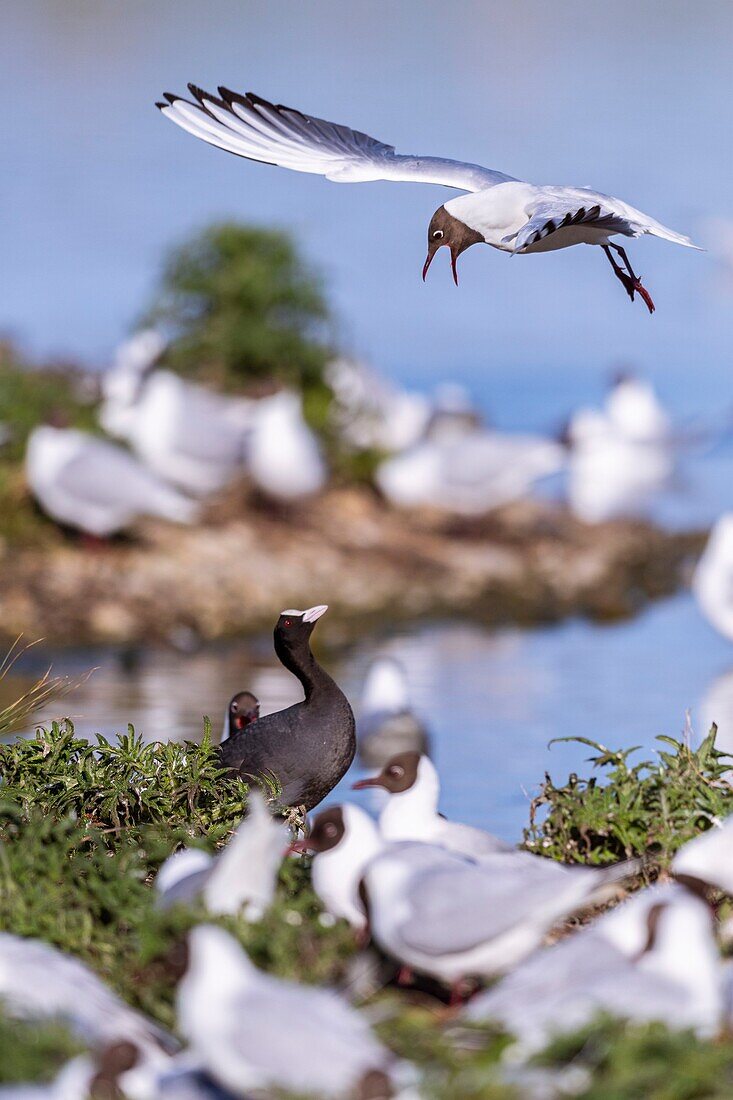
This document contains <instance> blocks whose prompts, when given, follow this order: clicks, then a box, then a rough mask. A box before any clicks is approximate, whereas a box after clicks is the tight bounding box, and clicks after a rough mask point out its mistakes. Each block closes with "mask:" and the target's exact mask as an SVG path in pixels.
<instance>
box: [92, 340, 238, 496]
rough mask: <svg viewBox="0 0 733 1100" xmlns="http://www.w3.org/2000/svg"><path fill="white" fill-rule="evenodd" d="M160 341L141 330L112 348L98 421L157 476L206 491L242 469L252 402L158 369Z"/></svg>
mask: <svg viewBox="0 0 733 1100" xmlns="http://www.w3.org/2000/svg"><path fill="white" fill-rule="evenodd" d="M164 347H165V345H164V343H163V341H162V339H161V338H160V336H159V335H158V334H157V333H156V332H155V331H154V330H146V331H143V332H141V333H138V334H137V335H136V336H134V337H132V338H131V340H129V341H127V342H126V343H125V344H123V345H122V346H121V347H120V348H119V349H118V351H117V354H116V358H115V364H114V366H113V367H112V369H111V370H109V371H108V372H107V373H106V374H105V375H104V378H103V380H102V387H103V394H104V400H103V403H102V407H101V409H100V417H99V418H100V423H101V425H102V427H103V428H104V430H105V431H106V432H108V433H109V434H110V435H113V436H116V437H118V438H120V439H124V440H126V441H127V442H128V443H129V444H130V446H131V447H132V449H133V450H134V451H135V453H136V454H137V455H138V457H139V458H140V459H141V461H143V462H144V463H145V464H146V465H147V466H148V467H149V468H150V469H151V470H152V471H153V472H154V473H156V474H157V475H158V476H160V477H162V478H164V479H165V480H166V481H170V482H171V483H172V484H174V485H177V486H179V487H180V488H181V489H184V490H185V491H186V492H189V493H192V494H193V495H195V496H202V497H203V496H207V495H209V494H211V493H215V492H217V491H218V490H220V489H222V488H223V487H224V486H225V485H227V484H228V483H229V482H230V481H231V480H232V479H233V478H235V477H236V476H237V475H238V474H242V473H243V472H244V464H245V456H246V447H247V441H248V438H249V435H250V432H251V429H252V420H253V412H254V407H255V403H254V402H252V401H249V400H248V399H246V398H243V397H230V396H227V397H225V396H223V395H221V394H217V393H214V392H212V391H211V390H208V389H205V388H204V387H203V386H199V385H196V384H195V383H193V382H187V381H185V380H184V379H182V378H180V377H179V376H178V375H177V374H174V373H173V372H172V371H168V370H161V369H158V368H157V367H156V363H157V360H158V359H159V357H160V355H161V354H162V352H163V350H164Z"/></svg>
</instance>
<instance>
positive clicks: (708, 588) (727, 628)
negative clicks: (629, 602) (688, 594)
mask: <svg viewBox="0 0 733 1100" xmlns="http://www.w3.org/2000/svg"><path fill="white" fill-rule="evenodd" d="M692 591H693V592H694V593H695V598H696V599H697V603H698V606H699V608H700V610H701V611H702V613H703V615H704V616H705V618H706V619H707V620H708V622H709V623H710V624H711V625H712V626H714V627H715V629H716V630H717V631H719V633H721V634H722V635H723V637H724V638H727V639H728V641H733V512H726V513H724V514H723V515H722V516H721V517H720V518H719V519H718V520H717V522H716V524H715V526H714V527H713V529H712V531H711V532H710V537H709V538H708V541H707V545H706V546H705V550H704V551H703V554H702V557H701V558H700V560H699V562H698V563H697V566H696V567H695V572H694V574H693V577H692ZM716 721H717V719H716Z"/></svg>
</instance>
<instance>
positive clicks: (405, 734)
mask: <svg viewBox="0 0 733 1100" xmlns="http://www.w3.org/2000/svg"><path fill="white" fill-rule="evenodd" d="M356 732H357V738H358V743H359V756H360V758H361V761H362V762H363V763H364V764H366V765H368V766H369V767H377V768H379V767H381V766H382V765H383V764H385V763H386V762H387V761H388V760H389V759H390V757H391V756H393V755H394V754H395V753H397V752H406V751H407V750H409V749H412V750H414V751H417V752H427V749H428V731H427V729H426V727H425V725H424V724H423V722H421V720H420V719H419V718H418V717H417V715H416V714H415V713H414V711H413V710H412V707H411V705H410V694H409V689H408V686H407V675H406V673H405V670H404V668H403V667H402V665H401V664H400V663H399V661H397V660H395V658H394V657H378V658H377V659H376V660H375V661H373V662H372V664H371V666H370V667H369V670H368V672H367V675H366V679H365V681H364V687H363V688H362V694H361V706H360V708H359V716H358V722H357V728H356Z"/></svg>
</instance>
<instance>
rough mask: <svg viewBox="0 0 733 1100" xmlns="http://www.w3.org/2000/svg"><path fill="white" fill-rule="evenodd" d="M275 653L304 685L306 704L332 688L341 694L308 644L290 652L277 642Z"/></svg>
mask: <svg viewBox="0 0 733 1100" xmlns="http://www.w3.org/2000/svg"><path fill="white" fill-rule="evenodd" d="M275 651H276V653H277V655H278V657H279V658H280V662H281V664H282V665H283V666H284V667H285V668H286V669H287V670H288V672H292V674H293V676H297V678H298V679H299V680H300V682H301V684H302V685H303V691H304V692H305V701H306V703H308V702H310V700H311V698H312V697H313V696H314V695H315V696H318V695H319V694H320V693H321V692H324V691H328V690H329V689H332V688H336V690H337V691H339V692H340V689H339V688H337V687H336V684H335V683H334V681H333V680H332V679H331V677H330V676H329V675H328V673H327V672H326V671H325V669H323V668H321V666H320V665H319V664H318V661H317V660H316V659H315V657H314V656H313V654H312V653H311V650H310V646H308V645H307V644H306V645H305V646H302V647H300V646H299V647H298V648H297V649H295V650H288V649H286V648H285V647H284V646H278V645H277V642H276V644H275Z"/></svg>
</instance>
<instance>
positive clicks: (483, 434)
mask: <svg viewBox="0 0 733 1100" xmlns="http://www.w3.org/2000/svg"><path fill="white" fill-rule="evenodd" d="M564 461H565V454H564V450H563V448H562V447H561V446H560V444H559V443H555V442H554V441H552V440H550V439H545V438H543V437H541V436H530V435H519V434H516V435H514V434H503V433H499V432H489V431H484V430H480V429H474V430H469V431H466V432H464V433H461V434H460V435H458V436H457V437H456V436H454V434H453V432H449V433H448V434H447V438H444V437H443V433H441V432H439V433H438V438H437V439H430V438H429V439H426V440H424V441H423V442H421V443H418V444H417V445H416V446H415V447H412V448H410V449H409V450H407V451H405V452H404V453H403V454H399V455H395V456H394V457H392V458H388V459H387V460H386V461H385V462H382V463H381V465H380V466H379V467H378V468H377V471H376V482H377V485H378V487H379V489H380V490H381V491H382V493H383V494H384V496H385V497H386V498H387V500H388V501H389V502H390V503H391V504H393V505H395V506H396V507H404V508H410V507H421V506H426V507H434V508H439V509H442V510H445V511H448V512H455V513H458V514H461V515H468V516H471V515H480V514H482V513H484V512H488V511H490V510H492V509H494V508H498V507H500V506H501V505H502V504H508V503H509V502H511V501H513V500H517V499H519V498H521V497H523V496H526V495H527V493H528V492H529V491H530V490H531V488H532V486H533V485H534V483H535V482H537V481H539V480H540V479H541V478H544V477H549V476H550V475H551V474H554V473H557V472H558V470H560V469H561V468H562V466H563V464H564Z"/></svg>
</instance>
